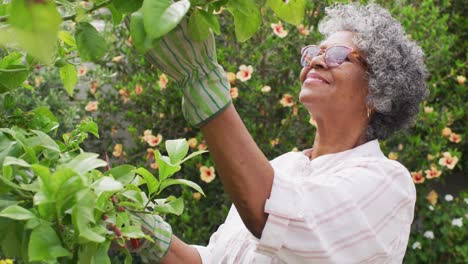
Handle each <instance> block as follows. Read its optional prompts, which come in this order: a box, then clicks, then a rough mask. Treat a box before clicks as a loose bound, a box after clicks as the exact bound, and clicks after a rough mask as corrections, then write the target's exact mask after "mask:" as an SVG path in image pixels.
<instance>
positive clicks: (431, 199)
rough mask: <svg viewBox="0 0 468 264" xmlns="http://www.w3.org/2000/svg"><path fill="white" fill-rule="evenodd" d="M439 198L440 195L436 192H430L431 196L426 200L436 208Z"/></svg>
mask: <svg viewBox="0 0 468 264" xmlns="http://www.w3.org/2000/svg"><path fill="white" fill-rule="evenodd" d="M438 197H439V195H438V194H437V192H436V191H435V190H432V191H430V192H429V194H428V195H427V197H426V199H427V200H428V201H429V203H430V204H431V205H432V206H434V205H436V204H437V198H438Z"/></svg>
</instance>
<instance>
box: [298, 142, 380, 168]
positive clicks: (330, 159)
mask: <svg viewBox="0 0 468 264" xmlns="http://www.w3.org/2000/svg"><path fill="white" fill-rule="evenodd" d="M301 155H303V156H304V157H305V158H307V159H309V157H307V156H306V155H304V154H303V153H301ZM365 157H372V158H382V157H385V155H384V154H383V153H382V151H381V150H380V145H379V141H378V140H377V139H376V140H372V141H369V142H366V143H364V144H362V145H359V146H357V147H355V148H352V149H348V150H345V151H341V152H337V153H331V154H326V155H322V156H320V157H317V158H315V159H313V160H309V161H310V165H311V166H314V167H315V166H320V167H321V168H323V166H327V167H328V166H334V165H336V164H338V163H341V162H343V161H344V160H346V159H349V158H365Z"/></svg>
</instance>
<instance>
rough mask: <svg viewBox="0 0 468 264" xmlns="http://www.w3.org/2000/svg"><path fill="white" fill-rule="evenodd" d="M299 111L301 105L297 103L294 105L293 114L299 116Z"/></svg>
mask: <svg viewBox="0 0 468 264" xmlns="http://www.w3.org/2000/svg"><path fill="white" fill-rule="evenodd" d="M298 111H299V107H298V106H297V105H294V106H293V111H292V115H293V116H297V112H298Z"/></svg>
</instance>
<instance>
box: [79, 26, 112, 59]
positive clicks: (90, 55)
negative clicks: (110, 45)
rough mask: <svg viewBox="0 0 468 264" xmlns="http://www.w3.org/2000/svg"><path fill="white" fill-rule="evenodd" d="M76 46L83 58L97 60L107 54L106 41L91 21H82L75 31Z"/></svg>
mask: <svg viewBox="0 0 468 264" xmlns="http://www.w3.org/2000/svg"><path fill="white" fill-rule="evenodd" d="M75 40H76V47H77V48H78V51H79V53H80V56H81V58H82V59H83V60H85V61H86V60H91V61H97V60H99V59H101V58H102V57H103V56H104V54H106V48H107V47H106V41H105V39H104V37H103V36H101V34H99V32H98V31H97V30H96V28H94V27H93V25H91V24H90V23H87V22H80V23H78V24H77V25H76V31H75Z"/></svg>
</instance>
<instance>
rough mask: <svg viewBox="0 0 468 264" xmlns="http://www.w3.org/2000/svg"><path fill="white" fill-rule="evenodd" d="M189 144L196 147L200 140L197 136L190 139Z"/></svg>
mask: <svg viewBox="0 0 468 264" xmlns="http://www.w3.org/2000/svg"><path fill="white" fill-rule="evenodd" d="M188 145H189V147H190V148H196V147H197V145H198V140H197V138H191V139H189V140H188Z"/></svg>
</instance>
